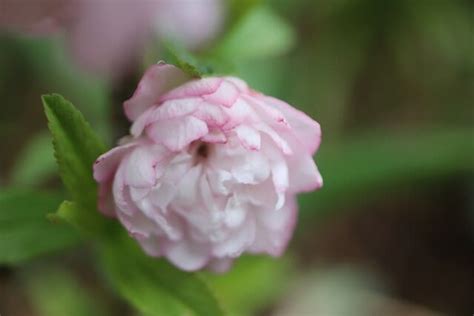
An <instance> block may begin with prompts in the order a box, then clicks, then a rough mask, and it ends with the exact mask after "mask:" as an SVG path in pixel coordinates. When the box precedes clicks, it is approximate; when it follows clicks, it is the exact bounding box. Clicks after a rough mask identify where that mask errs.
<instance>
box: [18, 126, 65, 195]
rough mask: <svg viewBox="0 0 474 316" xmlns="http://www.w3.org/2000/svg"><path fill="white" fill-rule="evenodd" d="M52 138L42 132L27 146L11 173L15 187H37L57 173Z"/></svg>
mask: <svg viewBox="0 0 474 316" xmlns="http://www.w3.org/2000/svg"><path fill="white" fill-rule="evenodd" d="M53 152H54V151H53V145H52V143H51V136H50V135H49V134H48V133H46V132H42V133H39V134H37V135H36V136H35V137H34V138H33V139H31V140H30V142H29V143H28V144H27V145H26V146H25V148H24V149H23V151H22V153H21V154H20V156H19V157H18V158H17V162H16V164H15V166H14V168H13V170H12V171H11V183H12V184H13V185H14V186H22V187H25V186H27V187H31V186H35V185H37V184H39V183H41V182H42V181H44V180H45V179H47V178H48V177H49V176H51V175H52V174H53V173H54V172H55V171H56V163H55V162H54V155H53Z"/></svg>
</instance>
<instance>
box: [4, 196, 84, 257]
mask: <svg viewBox="0 0 474 316" xmlns="http://www.w3.org/2000/svg"><path fill="white" fill-rule="evenodd" d="M60 201H61V196H60V195H58V194H53V193H39V192H30V191H4V192H0V263H2V264H16V263H20V262H22V261H25V260H28V259H31V258H33V257H36V256H39V255H43V254H46V253H49V252H53V251H57V250H60V249H64V248H67V247H70V246H73V245H75V244H77V243H78V242H79V236H78V234H77V233H76V232H75V231H74V230H73V229H72V228H71V227H70V226H68V225H64V224H61V223H53V222H51V221H49V220H48V219H47V217H46V215H47V214H48V213H49V212H52V211H54V209H55V208H56V207H57V205H58V203H59V202H60Z"/></svg>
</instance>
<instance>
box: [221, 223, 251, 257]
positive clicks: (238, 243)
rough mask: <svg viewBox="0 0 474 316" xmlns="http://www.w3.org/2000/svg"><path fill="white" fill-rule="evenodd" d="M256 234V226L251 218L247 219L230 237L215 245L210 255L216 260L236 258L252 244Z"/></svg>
mask: <svg viewBox="0 0 474 316" xmlns="http://www.w3.org/2000/svg"><path fill="white" fill-rule="evenodd" d="M255 234H256V225H255V221H254V220H253V218H248V219H247V220H246V221H245V223H244V224H243V225H242V226H241V227H239V228H238V229H236V230H235V231H234V232H233V233H232V235H230V237H229V238H228V239H227V240H225V241H223V242H220V243H219V244H217V245H215V246H214V248H213V250H212V253H213V255H214V256H216V257H218V258H222V257H231V258H236V257H238V256H240V255H241V254H242V252H244V251H245V250H246V249H247V248H248V247H249V246H250V245H252V244H253V242H254V240H255Z"/></svg>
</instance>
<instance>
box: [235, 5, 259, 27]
mask: <svg viewBox="0 0 474 316" xmlns="http://www.w3.org/2000/svg"><path fill="white" fill-rule="evenodd" d="M261 2H262V0H227V3H228V6H229V13H230V14H229V18H228V20H229V27H232V26H233V25H235V24H236V23H238V22H239V21H240V19H241V18H242V17H244V16H245V15H246V14H247V13H248V12H249V11H251V10H252V9H253V8H254V7H256V6H257V5H258V4H260V3H261Z"/></svg>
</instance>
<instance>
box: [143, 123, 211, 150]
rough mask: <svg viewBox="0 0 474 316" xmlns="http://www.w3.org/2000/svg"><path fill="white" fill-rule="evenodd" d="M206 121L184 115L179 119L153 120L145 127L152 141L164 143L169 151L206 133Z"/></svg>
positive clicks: (186, 144)
mask: <svg viewBox="0 0 474 316" xmlns="http://www.w3.org/2000/svg"><path fill="white" fill-rule="evenodd" d="M208 131H209V130H208V128H207V125H206V123H204V122H203V121H201V120H199V119H197V118H195V117H192V116H186V117H184V118H181V119H172V120H166V121H160V122H155V123H153V124H152V125H150V126H149V127H148V129H147V134H148V136H149V137H150V138H151V139H153V141H155V142H157V143H160V144H163V145H165V146H166V147H167V148H168V149H169V150H171V151H179V150H181V149H183V148H184V147H186V146H188V145H189V144H190V143H191V142H192V141H194V140H196V139H199V138H201V137H202V136H204V135H206V134H207V133H208Z"/></svg>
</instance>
